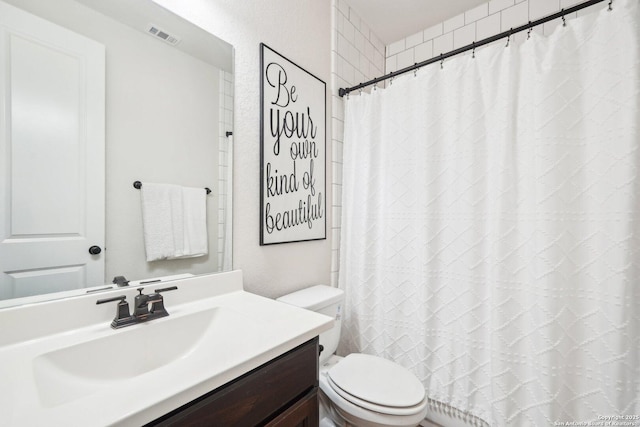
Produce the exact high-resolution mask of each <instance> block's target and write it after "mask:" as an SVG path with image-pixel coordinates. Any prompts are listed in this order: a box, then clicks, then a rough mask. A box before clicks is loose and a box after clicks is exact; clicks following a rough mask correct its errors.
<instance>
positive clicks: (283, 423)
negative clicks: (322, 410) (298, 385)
mask: <svg viewBox="0 0 640 427" xmlns="http://www.w3.org/2000/svg"><path fill="white" fill-rule="evenodd" d="M318 411H319V408H318V389H317V388H314V389H313V390H311V391H310V392H309V393H308V394H307V396H306V397H303V398H302V399H300V400H299V401H298V402H296V403H295V405H293V406H292V407H291V408H289V409H288V410H287V411H286V412H284V413H283V414H281V415H280V416H279V417H278V418H276V419H274V420H273V421H271V422H270V423H268V424H267V425H266V426H265V427H318V424H319V422H320V420H319V413H318Z"/></svg>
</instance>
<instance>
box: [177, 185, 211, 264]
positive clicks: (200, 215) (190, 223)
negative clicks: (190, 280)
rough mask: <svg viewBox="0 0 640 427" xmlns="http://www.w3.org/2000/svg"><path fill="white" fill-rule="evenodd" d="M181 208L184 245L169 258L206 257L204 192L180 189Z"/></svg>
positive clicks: (185, 188) (196, 189) (188, 188)
mask: <svg viewBox="0 0 640 427" xmlns="http://www.w3.org/2000/svg"><path fill="white" fill-rule="evenodd" d="M182 208H183V209H182V219H183V221H184V223H183V229H184V239H183V241H184V244H183V246H182V249H181V250H180V248H176V249H177V251H176V253H175V255H174V256H173V257H171V258H187V257H198V256H203V255H206V254H207V253H208V252H209V243H208V238H207V192H206V190H205V189H204V188H190V187H182Z"/></svg>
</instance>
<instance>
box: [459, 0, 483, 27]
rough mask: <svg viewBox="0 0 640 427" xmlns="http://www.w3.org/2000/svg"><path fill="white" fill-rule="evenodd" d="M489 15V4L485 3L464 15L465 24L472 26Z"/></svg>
mask: <svg viewBox="0 0 640 427" xmlns="http://www.w3.org/2000/svg"><path fill="white" fill-rule="evenodd" d="M488 15H489V4H488V3H483V4H481V5H480V6H478V7H474V8H473V9H471V10H468V11H466V12H465V13H464V23H465V24H470V23H472V22H475V21H477V20H478V19H482V18H484V17H486V16H488Z"/></svg>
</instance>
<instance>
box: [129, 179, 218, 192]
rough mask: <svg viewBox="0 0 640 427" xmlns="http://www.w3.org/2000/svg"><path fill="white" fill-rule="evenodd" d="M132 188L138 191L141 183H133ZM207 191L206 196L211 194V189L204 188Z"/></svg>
mask: <svg viewBox="0 0 640 427" xmlns="http://www.w3.org/2000/svg"><path fill="white" fill-rule="evenodd" d="M133 188H137V189H138V190H139V189H141V188H142V183H141V182H140V181H134V182H133ZM204 189H205V190H207V194H211V189H210V188H209V187H204Z"/></svg>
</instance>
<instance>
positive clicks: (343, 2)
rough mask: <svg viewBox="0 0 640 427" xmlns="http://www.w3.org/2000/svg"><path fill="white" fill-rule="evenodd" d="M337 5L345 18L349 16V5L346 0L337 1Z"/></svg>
mask: <svg viewBox="0 0 640 427" xmlns="http://www.w3.org/2000/svg"><path fill="white" fill-rule="evenodd" d="M336 3H338V10H340V12H342V14H343V15H344V16H349V5H348V4H347V2H346V0H336Z"/></svg>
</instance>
